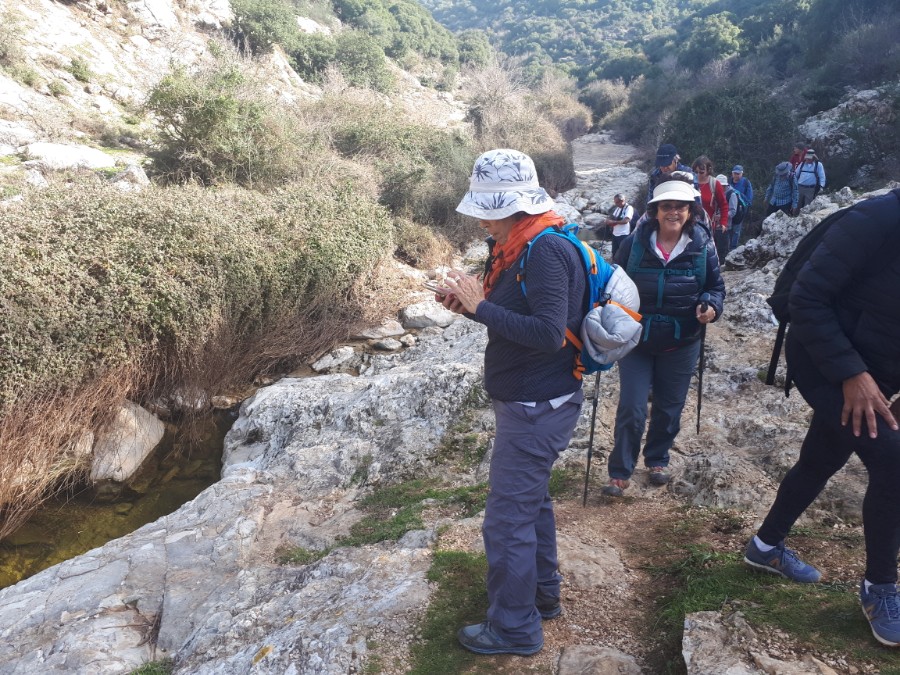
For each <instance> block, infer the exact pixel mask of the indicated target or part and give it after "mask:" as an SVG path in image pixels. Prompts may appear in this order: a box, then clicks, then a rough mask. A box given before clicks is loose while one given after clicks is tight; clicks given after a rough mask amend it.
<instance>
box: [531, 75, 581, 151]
mask: <svg viewBox="0 0 900 675" xmlns="http://www.w3.org/2000/svg"><path fill="white" fill-rule="evenodd" d="M534 97H535V107H536V108H538V109H540V110H541V111H542V112H543V115H544V116H545V117H547V119H549V120H550V121H551V122H552V123H553V124H554V125H555V126H556V128H557V129H559V130H560V132H561V133H562V135H563V138H565V139H566V141H571V140H573V139H575V138H578V137H579V136H583V135H584V134H586V133H587V132H588V130H589V129H590V128H591V111H590V109H589V108H588V107H587V106H586V105H584V104H582V103H580V102H579V101H578V85H577V83H576V81H575V80H574V79H573V78H571V77H569V76H567V75H562V74H561V73H558V72H553V71H550V72H547V73H545V74H544V77H543V78H542V79H541V82H540V83H539V85H538V87H537V90H536V91H535V93H534Z"/></svg>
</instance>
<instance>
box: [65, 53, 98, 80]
mask: <svg viewBox="0 0 900 675" xmlns="http://www.w3.org/2000/svg"><path fill="white" fill-rule="evenodd" d="M66 70H68V71H69V72H70V73H72V76H73V77H74V78H75V79H76V80H78V81H79V82H90V81H91V78H93V77H94V74H93V73H92V72H91V69H90V66H88V62H87V61H85V60H84V59H83V58H81V57H80V56H76V57H75V58H74V59H72V62H71V63H70V64H69V67H68V68H67V69H66Z"/></svg>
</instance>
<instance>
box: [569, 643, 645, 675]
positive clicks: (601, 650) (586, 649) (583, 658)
mask: <svg viewBox="0 0 900 675" xmlns="http://www.w3.org/2000/svg"><path fill="white" fill-rule="evenodd" d="M556 668H557V670H556V672H557V675H641V674H642V672H643V671H642V670H641V668H640V666H638V664H637V661H635V660H634V657H633V656H629V655H628V654H625V653H624V652H621V651H619V650H618V649H614V648H612V647H597V646H594V645H575V646H572V647H563V648H562V650H561V651H560V653H559V662H558V663H557V666H556Z"/></svg>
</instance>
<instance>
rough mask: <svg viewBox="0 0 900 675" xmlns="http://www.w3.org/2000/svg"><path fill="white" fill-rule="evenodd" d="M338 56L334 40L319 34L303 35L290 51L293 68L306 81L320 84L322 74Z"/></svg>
mask: <svg viewBox="0 0 900 675" xmlns="http://www.w3.org/2000/svg"><path fill="white" fill-rule="evenodd" d="M336 54H337V43H336V42H335V41H334V38H331V37H328V36H327V35H321V34H318V33H313V34H306V33H303V34H301V35H299V36H298V37H297V40H296V41H295V42H294V45H293V47H292V49H291V51H290V57H291V67H292V68H293V69H294V70H296V71H297V74H298V75H300V77H302V78H303V79H305V80H309V81H310V82H320V81H321V79H322V73H323V72H324V71H325V68H326V67H327V66H328V64H329V63H332V62H333V61H334V59H335V56H336Z"/></svg>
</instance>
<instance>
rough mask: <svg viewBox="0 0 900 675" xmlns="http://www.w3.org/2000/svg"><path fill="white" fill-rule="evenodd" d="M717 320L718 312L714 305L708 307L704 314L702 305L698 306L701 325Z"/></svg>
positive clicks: (698, 317)
mask: <svg viewBox="0 0 900 675" xmlns="http://www.w3.org/2000/svg"><path fill="white" fill-rule="evenodd" d="M715 318H716V310H715V309H713V306H712V305H707V307H706V311H705V312H704V311H703V310H702V308H701V306H700V305H697V321H699V322H700V323H711V322H712V321H713V320H715Z"/></svg>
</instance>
